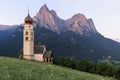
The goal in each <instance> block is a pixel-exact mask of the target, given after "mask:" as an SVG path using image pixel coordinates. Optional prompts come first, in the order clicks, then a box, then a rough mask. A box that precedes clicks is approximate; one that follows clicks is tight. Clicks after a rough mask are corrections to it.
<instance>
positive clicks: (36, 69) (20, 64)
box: [0, 57, 114, 80]
mask: <svg viewBox="0 0 120 80" xmlns="http://www.w3.org/2000/svg"><path fill="white" fill-rule="evenodd" d="M0 79H1V80H114V79H110V78H107V77H106V78H105V77H102V76H98V75H93V74H89V73H84V72H79V71H76V70H72V69H68V68H64V67H59V66H55V65H51V64H44V63H40V62H33V61H27V60H19V59H14V58H6V57H0Z"/></svg>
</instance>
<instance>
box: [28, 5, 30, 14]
mask: <svg viewBox="0 0 120 80" xmlns="http://www.w3.org/2000/svg"><path fill="white" fill-rule="evenodd" d="M29 14H30V11H29V5H28V15H29Z"/></svg>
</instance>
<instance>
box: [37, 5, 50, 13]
mask: <svg viewBox="0 0 120 80" xmlns="http://www.w3.org/2000/svg"><path fill="white" fill-rule="evenodd" d="M46 11H49V9H48V7H47V5H46V4H44V5H43V6H42V7H41V9H40V11H39V12H46Z"/></svg>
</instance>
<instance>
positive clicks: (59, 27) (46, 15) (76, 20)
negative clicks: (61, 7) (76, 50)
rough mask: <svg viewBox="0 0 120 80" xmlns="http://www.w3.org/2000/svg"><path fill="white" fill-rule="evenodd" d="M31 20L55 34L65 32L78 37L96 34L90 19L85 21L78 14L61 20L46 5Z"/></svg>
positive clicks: (83, 17)
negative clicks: (75, 34) (71, 32)
mask: <svg viewBox="0 0 120 80" xmlns="http://www.w3.org/2000/svg"><path fill="white" fill-rule="evenodd" d="M33 20H34V21H35V23H36V24H37V25H40V26H44V27H45V28H47V29H50V30H52V31H54V32H57V33H61V32H66V31H73V32H75V33H78V34H80V35H82V34H88V33H89V32H93V33H97V30H96V28H95V26H94V23H93V21H92V19H87V18H86V17H85V16H84V15H83V14H80V13H79V14H76V15H74V16H73V17H72V18H70V19H67V20H62V19H61V18H59V17H58V16H57V14H56V12H55V11H54V10H49V9H48V8H47V5H46V4H45V5H43V6H42V7H41V9H40V10H39V12H38V13H37V14H36V16H35V17H34V18H33Z"/></svg>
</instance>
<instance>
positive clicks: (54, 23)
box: [33, 4, 65, 33]
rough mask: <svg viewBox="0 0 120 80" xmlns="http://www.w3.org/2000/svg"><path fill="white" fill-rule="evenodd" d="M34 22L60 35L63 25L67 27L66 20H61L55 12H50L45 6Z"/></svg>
mask: <svg viewBox="0 0 120 80" xmlns="http://www.w3.org/2000/svg"><path fill="white" fill-rule="evenodd" d="M33 20H34V21H35V22H36V23H37V24H38V25H40V26H44V27H45V28H47V29H50V30H52V31H54V32H57V33H60V31H61V29H62V27H63V26H62V25H65V23H64V20H62V19H60V18H59V17H58V16H57V15H56V12H55V11H54V10H51V11H50V10H49V9H48V8H47V6H46V4H45V5H43V6H42V7H41V9H40V11H39V12H38V13H37V14H36V16H35V17H34V18H33Z"/></svg>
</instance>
